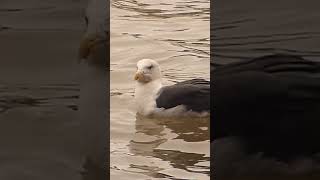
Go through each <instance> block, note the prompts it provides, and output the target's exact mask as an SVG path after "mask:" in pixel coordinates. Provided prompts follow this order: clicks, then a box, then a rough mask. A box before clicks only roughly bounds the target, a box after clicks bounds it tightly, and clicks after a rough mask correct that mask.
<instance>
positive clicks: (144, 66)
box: [134, 59, 161, 84]
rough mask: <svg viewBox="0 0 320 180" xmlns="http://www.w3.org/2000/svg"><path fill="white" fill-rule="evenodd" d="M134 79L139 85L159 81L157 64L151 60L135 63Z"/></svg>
mask: <svg viewBox="0 0 320 180" xmlns="http://www.w3.org/2000/svg"><path fill="white" fill-rule="evenodd" d="M134 79H135V80H136V81H137V82H139V83H144V84H145V83H149V82H151V81H154V80H158V79H161V69H160V66H159V64H158V63H157V62H156V61H154V60H152V59H142V60H140V61H138V63H137V72H136V74H135V77H134Z"/></svg>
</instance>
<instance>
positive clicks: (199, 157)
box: [110, 0, 210, 180]
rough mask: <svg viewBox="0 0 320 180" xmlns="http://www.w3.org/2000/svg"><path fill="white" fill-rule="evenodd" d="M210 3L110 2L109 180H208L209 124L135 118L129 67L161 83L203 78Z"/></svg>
mask: <svg viewBox="0 0 320 180" xmlns="http://www.w3.org/2000/svg"><path fill="white" fill-rule="evenodd" d="M209 6H210V1H209V0H200V1H184V0H160V1H144V0H141V1H140V0H139V1H134V0H113V1H111V62H110V64H111V67H110V70H111V72H110V74H111V79H110V80H111V105H110V106H111V114H110V116H111V122H110V123H111V125H110V126H111V142H110V143H111V144H110V148H111V149H110V151H111V157H110V158H111V162H110V163H111V171H110V173H111V179H119V180H122V179H123V180H126V179H132V180H135V179H137V180H140V179H154V178H160V179H201V180H205V179H209V159H210V154H209V139H210V138H209V131H210V129H209V119H208V118H207V119H186V118H183V119H149V118H143V117H140V116H136V111H135V109H134V106H135V105H134V102H133V93H134V86H135V84H134V81H133V74H134V71H135V67H136V62H137V61H138V60H140V59H142V58H152V59H155V60H156V61H158V62H159V64H160V66H161V69H162V73H163V76H164V77H163V80H164V84H165V85H168V84H172V83H173V82H178V81H182V80H187V79H192V78H205V79H209V68H210V67H209V59H210V57H209V54H210V50H209V46H210V44H209V43H210V41H209V36H210V35H209V28H210V26H209V17H210V14H209Z"/></svg>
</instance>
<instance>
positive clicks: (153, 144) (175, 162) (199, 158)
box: [129, 116, 210, 177]
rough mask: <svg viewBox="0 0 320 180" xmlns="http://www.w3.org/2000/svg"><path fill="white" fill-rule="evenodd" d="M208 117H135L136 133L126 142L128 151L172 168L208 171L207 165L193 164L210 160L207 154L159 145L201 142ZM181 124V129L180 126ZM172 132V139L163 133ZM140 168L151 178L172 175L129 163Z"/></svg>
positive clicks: (206, 127)
mask: <svg viewBox="0 0 320 180" xmlns="http://www.w3.org/2000/svg"><path fill="white" fill-rule="evenodd" d="M209 121H210V120H209V118H202V119H201V118H197V119H195V118H193V119H191V118H190V119H149V118H144V117H140V116H137V119H136V132H135V135H134V137H133V139H132V140H131V141H130V144H129V152H130V153H131V154H132V155H135V156H144V157H146V158H147V157H154V158H158V159H161V160H163V161H166V162H168V163H169V164H170V165H171V166H172V167H173V168H178V169H183V170H185V171H187V172H191V173H192V172H194V173H198V172H202V173H205V174H208V175H209V173H210V170H209V167H208V166H201V165H197V164H198V163H200V162H206V161H209V160H210V157H208V156H207V154H205V153H204V154H199V153H188V152H183V151H179V150H174V148H173V149H165V148H161V145H162V144H164V143H166V142H168V141H177V142H179V140H182V141H184V142H201V141H207V140H208V139H209V134H210V133H209V128H208V127H209ZM182 127H183V128H182ZM168 131H169V132H170V133H173V134H175V137H174V138H172V137H171V138H170V137H168V136H167V133H166V132H168ZM130 166H131V167H132V168H133V167H134V168H137V169H141V170H144V171H147V172H143V173H147V174H148V175H149V176H152V177H161V176H166V177H172V176H169V175H164V174H163V173H161V172H159V171H161V170H164V169H161V168H159V167H157V168H151V169H150V168H149V167H146V166H137V165H134V164H131V165H130Z"/></svg>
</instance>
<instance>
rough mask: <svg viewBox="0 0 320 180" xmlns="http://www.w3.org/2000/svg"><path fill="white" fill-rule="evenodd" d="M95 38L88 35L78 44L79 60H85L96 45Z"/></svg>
mask: <svg viewBox="0 0 320 180" xmlns="http://www.w3.org/2000/svg"><path fill="white" fill-rule="evenodd" d="M96 39H97V37H96V36H95V35H90V36H87V37H84V38H83V39H82V41H81V43H80V48H79V59H86V58H87V57H88V56H89V54H90V51H91V48H92V47H93V46H94V45H95V44H96V41H97V40H96Z"/></svg>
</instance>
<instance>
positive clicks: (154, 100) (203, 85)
mask: <svg viewBox="0 0 320 180" xmlns="http://www.w3.org/2000/svg"><path fill="white" fill-rule="evenodd" d="M134 79H135V81H136V88H135V94H134V97H135V102H136V107H137V112H138V114H141V115H143V116H165V117H174V116H190V117H206V116H209V115H210V82H209V81H206V80H204V79H191V80H187V81H183V82H178V83H176V84H174V85H171V86H163V85H162V75H161V68H160V66H159V64H158V63H157V62H156V61H155V60H152V59H142V60H140V61H138V63H137V71H136V74H135V76H134Z"/></svg>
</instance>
